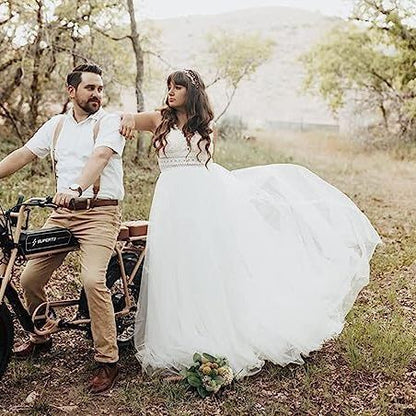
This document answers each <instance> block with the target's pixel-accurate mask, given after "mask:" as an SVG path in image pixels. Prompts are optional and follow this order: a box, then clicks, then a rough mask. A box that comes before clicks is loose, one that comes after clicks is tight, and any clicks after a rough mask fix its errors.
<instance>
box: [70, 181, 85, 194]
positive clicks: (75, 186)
mask: <svg viewBox="0 0 416 416" xmlns="http://www.w3.org/2000/svg"><path fill="white" fill-rule="evenodd" d="M69 189H70V190H71V191H75V192H78V194H79V195H78V196H81V195H82V188H81V186H80V185H78V184H77V183H73V184H72V185H69Z"/></svg>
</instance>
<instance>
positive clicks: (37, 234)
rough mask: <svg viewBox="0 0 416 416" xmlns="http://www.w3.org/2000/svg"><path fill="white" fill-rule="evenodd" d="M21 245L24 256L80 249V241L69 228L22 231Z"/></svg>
mask: <svg viewBox="0 0 416 416" xmlns="http://www.w3.org/2000/svg"><path fill="white" fill-rule="evenodd" d="M19 245H20V247H21V248H22V252H23V254H24V255H30V254H38V253H44V252H51V254H53V252H54V251H55V250H57V251H67V250H68V251H72V250H76V249H77V248H78V241H77V239H76V238H75V237H74V236H73V234H72V232H71V231H70V230H68V229H67V228H61V227H53V228H44V229H41V230H30V231H27V230H25V231H22V233H21V234H20V238H19Z"/></svg>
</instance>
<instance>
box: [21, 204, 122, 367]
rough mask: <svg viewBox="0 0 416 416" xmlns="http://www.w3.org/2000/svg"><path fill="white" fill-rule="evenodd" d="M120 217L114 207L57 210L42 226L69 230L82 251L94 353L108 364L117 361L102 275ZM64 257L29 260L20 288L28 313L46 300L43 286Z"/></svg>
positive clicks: (109, 304) (96, 358)
mask: <svg viewBox="0 0 416 416" xmlns="http://www.w3.org/2000/svg"><path fill="white" fill-rule="evenodd" d="M120 217H121V216H120V210H119V208H118V207H117V206H106V207H95V208H93V209H90V210H81V211H70V210H67V209H65V208H59V209H58V210H56V211H54V213H53V214H52V215H51V216H50V217H49V218H48V220H47V221H46V223H45V225H44V226H43V228H50V227H65V228H68V229H70V230H71V231H72V233H73V234H74V236H75V237H76V238H77V239H78V242H79V244H80V249H81V281H82V283H83V286H84V289H85V293H86V295H87V300H88V307H89V311H90V317H91V330H92V336H93V340H94V348H95V352H96V353H95V357H94V358H95V360H96V361H99V362H107V363H111V362H116V361H118V347H117V341H116V326H115V321H114V309H113V305H112V302H111V293H110V291H109V289H108V288H107V286H106V282H105V276H106V270H107V266H108V263H109V261H110V258H111V254H112V252H113V249H114V246H115V243H116V240H117V235H118V232H119V229H120ZM66 254H67V253H59V254H55V255H51V256H48V257H43V258H37V259H33V260H29V261H28V263H27V266H26V268H25V270H24V271H23V273H22V276H21V285H22V288H23V290H24V297H25V301H26V307H27V309H28V311H29V313H31V314H32V313H33V312H34V310H35V309H36V308H37V307H38V306H39V305H40V304H41V303H43V302H45V301H46V294H45V291H44V287H45V285H46V284H47V283H48V281H49V279H50V277H51V275H52V273H53V271H54V270H55V269H57V268H58V267H59V266H60V265H61V263H62V262H63V260H64V258H65V256H66ZM32 339H33V341H34V342H36V341H38V342H39V341H41V339H39V338H38V339H36V336H35V337H34V338H32Z"/></svg>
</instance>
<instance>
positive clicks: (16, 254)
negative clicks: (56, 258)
mask: <svg viewBox="0 0 416 416" xmlns="http://www.w3.org/2000/svg"><path fill="white" fill-rule="evenodd" d="M72 202H74V201H72ZM35 207H39V208H51V209H56V208H58V206H57V205H55V204H54V203H53V202H52V198H51V197H46V198H30V199H28V200H26V201H24V198H23V196H20V197H19V199H18V202H17V204H16V205H15V206H14V207H12V208H11V209H9V210H7V211H5V212H4V211H3V212H2V213H0V255H1V254H2V258H0V283H1V284H0V378H1V377H2V376H3V374H4V373H5V371H6V369H7V366H8V363H9V361H10V358H11V353H12V348H13V344H14V337H15V332H14V323H13V321H14V320H17V321H18V322H19V323H20V325H21V327H22V328H23V329H24V330H25V331H27V332H31V333H36V334H38V335H51V334H53V333H56V332H59V331H63V330H73V329H75V330H84V331H86V332H87V333H90V323H91V320H90V318H89V313H88V304H87V299H86V296H85V292H84V290H83V289H82V290H81V293H80V295H79V298H77V299H64V300H55V301H47V302H44V303H42V304H41V305H39V306H38V307H37V308H36V310H35V311H34V312H33V314H32V316H30V314H29V313H28V312H27V311H26V309H25V307H24V306H23V302H22V300H21V298H20V296H19V294H18V291H17V289H16V286H15V285H14V284H13V279H14V277H15V273H14V269H15V266H18V265H21V264H22V263H23V262H25V261H26V260H30V259H32V258H37V257H41V256H48V255H51V254H55V253H62V252H68V253H69V252H72V251H76V250H77V249H79V245H78V242H77V240H76V238H75V237H74V236H73V234H72V232H71V231H70V230H69V229H67V228H60V227H53V228H42V229H38V230H29V218H30V212H31V210H32V209H33V208H35ZM146 233H147V221H130V222H128V223H123V224H122V226H121V229H120V233H119V236H118V239H117V243H116V246H115V249H114V253H113V255H112V257H111V260H110V262H109V265H108V268H107V273H106V283H107V287H108V288H109V289H110V290H111V294H112V295H111V297H112V302H113V307H114V312H115V320H116V327H117V342H118V344H119V346H124V345H128V344H130V343H131V342H132V339H133V335H134V317H135V311H136V310H137V302H138V298H139V293H140V283H141V277H142V272H143V263H144V256H145V252H146ZM6 302H7V303H6ZM67 308H75V309H76V312H75V313H74V314H73V316H72V317H71V318H68V317H65V316H64V315H65V311H64V310H65V309H67ZM62 310H63V311H62ZM58 311H60V312H61V313H60V314H58ZM67 312H68V310H67Z"/></svg>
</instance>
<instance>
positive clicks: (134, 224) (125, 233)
mask: <svg viewBox="0 0 416 416" xmlns="http://www.w3.org/2000/svg"><path fill="white" fill-rule="evenodd" d="M148 224H149V221H143V220H137V221H126V222H123V223H122V224H121V227H120V232H119V234H118V238H117V239H118V240H121V241H122V240H128V239H129V238H132V237H144V236H146V234H147V227H148Z"/></svg>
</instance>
